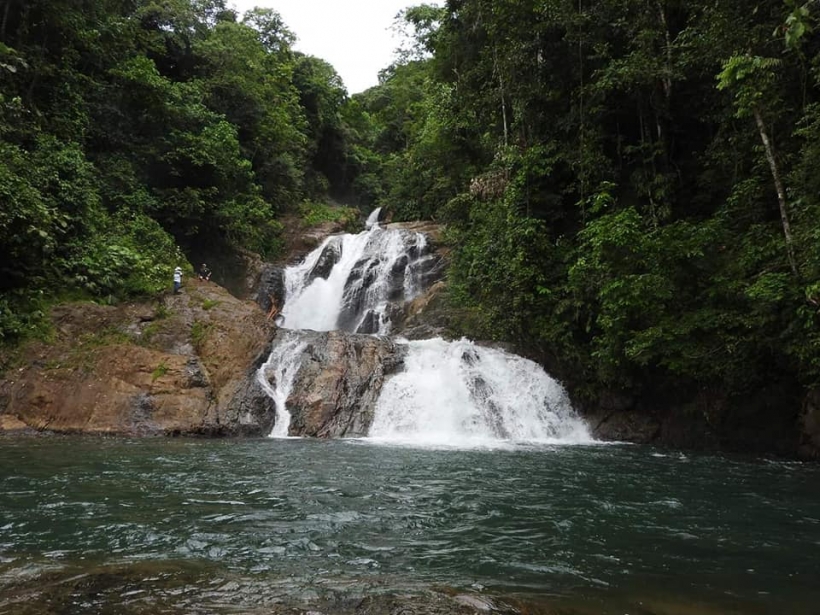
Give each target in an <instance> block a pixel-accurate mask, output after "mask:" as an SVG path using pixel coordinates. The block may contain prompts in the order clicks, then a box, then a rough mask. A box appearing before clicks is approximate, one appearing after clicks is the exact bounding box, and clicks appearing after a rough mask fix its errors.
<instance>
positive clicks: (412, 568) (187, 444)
mask: <svg viewBox="0 0 820 615" xmlns="http://www.w3.org/2000/svg"><path fill="white" fill-rule="evenodd" d="M818 487H820V468H818V467H817V466H811V465H800V464H791V463H779V462H769V461H758V460H748V459H732V458H725V457H719V456H706V455H690V454H686V455H684V454H679V453H668V452H659V451H655V450H653V449H648V448H642V447H633V446H599V447H580V446H579V447H555V448H543V447H542V448H526V447H519V448H510V449H506V450H472V451H465V450H421V449H410V448H393V447H385V446H376V445H371V444H368V443H364V442H312V441H300V440H263V441H241V442H237V441H184V440H99V439H87V438H32V439H0V613H29V612H31V613H35V612H53V613H57V612H59V613H63V612H65V613H73V612H77V613H81V612H88V613H92V612H93V613H160V612H161V613H182V612H186V613H192V612H196V613H211V612H213V613H222V612H226V613H227V612H230V613H236V612H260V613H261V612H273V610H274V609H275V608H280V607H281V608H284V607H283V605H287V606H288V607H289V608H290V607H294V608H295V607H300V608H302V607H303V608H306V609H307V608H308V607H310V606H311V605H315V604H322V605H325V607H324V608H325V610H324V612H331V611H332V607H328V606H327V605H329V604H330V605H333V604H336V605H337V608H338V610H339V612H341V611H342V610H344V608H346V607H344V605H345V604H348V603H346V602H345V600H347V599H349V598H351V597H361V596H368V595H375V594H396V593H398V594H402V595H425V594H427V595H429V594H430V592H433V593H436V592H438V593H441V594H442V595H452V594H455V593H463V594H468V595H471V596H476V597H487V598H488V599H491V600H494V601H496V602H498V603H499V604H501V603H504V604H506V603H510V602H509V601H513V600H521V601H524V602H525V603H526V604H529V605H531V606H530V607H528V608H529V609H530V610H529V612H545V613H546V612H553V611H549V610H548V609H547V607H543V609H542V610H538V608H539V607H537V605H539V604H552V605H565V607H561V608H569V606H566V605H573V608H578V609H579V612H581V611H582V612H584V613H586V612H589V613H610V612H611V613H627V612H629V613H632V614H633V615H634V613H796V614H803V613H805V614H810V613H818V612H820V582H819V581H820V489H818ZM505 601H507V602H505ZM277 605H278V606H277ZM532 605H536V606H532ZM328 608H330V609H331V610H330V611H329V610H328ZM549 608H552V607H549ZM556 608H558V607H556ZM625 609H630V610H625ZM641 609H643V610H641ZM277 612H279V611H277ZM288 612H290V611H288ZM368 612H370V611H368ZM385 612H387V611H385ZM406 612H410V611H406Z"/></svg>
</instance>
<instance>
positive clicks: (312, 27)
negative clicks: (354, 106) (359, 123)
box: [229, 0, 439, 94]
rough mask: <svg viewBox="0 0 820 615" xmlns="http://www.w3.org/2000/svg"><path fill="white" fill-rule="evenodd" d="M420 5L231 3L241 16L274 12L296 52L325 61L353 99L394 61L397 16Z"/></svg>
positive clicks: (379, 0) (303, 0)
mask: <svg viewBox="0 0 820 615" xmlns="http://www.w3.org/2000/svg"><path fill="white" fill-rule="evenodd" d="M422 1H423V0H415V1H414V0H232V3H233V4H234V6H235V7H236V8H237V9H238V10H239V12H240V15H241V14H243V13H244V12H245V11H246V10H248V9H251V8H253V7H255V6H260V7H267V8H272V9H276V10H277V11H278V12H279V14H280V15H282V19H284V21H285V24H287V26H288V27H289V28H290V29H291V31H293V32H294V33H295V34H296V36H297V37H298V39H299V40H298V41H297V43H296V49H297V50H298V51H301V52H302V53H306V54H309V55H313V56H317V57H319V58H322V59H323V60H327V61H328V62H330V63H331V64H332V65H333V67H334V68H335V69H336V71H337V72H338V73H339V75H341V77H342V80H343V81H344V83H345V86H346V87H347V91H348V93H350V94H356V93H357V92H362V91H364V90H366V89H367V88H369V87H371V86H374V85H376V84H377V83H378V73H379V71H380V70H381V69H383V68H386V67H387V66H389V65H390V63H391V62H392V60H393V51H394V50H395V49H396V47H398V45H399V40H398V39H397V38H395V37H394V35H393V32H392V31H391V28H390V26H391V25H392V24H393V18H394V17H395V16H396V13H398V12H399V11H400V10H402V9H403V8H406V7H408V6H414V5H416V4H421V3H422ZM426 1H427V3H428V4H439V3H437V2H430V0H426ZM229 4H230V2H229Z"/></svg>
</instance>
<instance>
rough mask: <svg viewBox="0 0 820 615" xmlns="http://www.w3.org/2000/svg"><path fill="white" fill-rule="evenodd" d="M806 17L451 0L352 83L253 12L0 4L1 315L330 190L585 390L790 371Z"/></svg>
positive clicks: (657, 6) (805, 379)
mask: <svg viewBox="0 0 820 615" xmlns="http://www.w3.org/2000/svg"><path fill="white" fill-rule="evenodd" d="M818 15H820V5H818V3H817V2H816V0H785V1H784V0H732V1H731V2H729V1H717V2H715V1H713V0H710V1H708V2H707V1H705V0H688V1H686V2H684V1H683V0H595V1H594V2H593V1H592V0H516V1H512V0H447V1H446V2H445V3H443V6H432V5H420V6H417V7H414V8H411V9H408V10H407V11H405V12H404V14H403V16H402V20H401V23H402V24H403V25H404V26H405V27H406V29H407V30H408V32H409V33H410V36H409V43H408V44H407V45H405V47H404V48H403V49H402V50H401V53H400V54H399V55H398V56H397V60H396V62H395V63H394V64H393V65H392V66H390V67H388V68H386V69H385V70H384V71H383V72H382V74H381V75H380V84H379V85H378V86H376V87H374V88H372V89H370V90H368V91H366V92H363V93H361V94H357V95H354V96H352V97H348V96H347V93H346V92H345V90H344V87H343V84H342V83H341V80H340V79H339V77H338V75H337V74H336V73H335V71H334V70H333V68H332V67H331V66H330V65H328V64H327V63H326V62H324V61H322V60H319V59H316V58H312V57H307V56H304V55H301V54H299V53H295V52H294V51H293V50H292V45H293V41H294V35H293V33H291V32H290V31H289V30H288V28H287V27H286V25H285V24H283V23H282V21H281V19H280V18H279V16H278V14H277V13H276V12H275V11H271V10H260V9H257V10H255V11H252V12H250V13H248V14H246V15H243V16H239V15H237V14H236V13H235V12H234V11H231V10H229V9H228V8H226V4H225V2H224V1H222V0H105V1H100V2H91V1H88V0H85V1H73V0H72V1H69V0H0V149H2V152H0V199H2V210H0V292H2V298H0V333H2V335H4V336H6V337H7V338H10V337H14V336H15V335H18V334H20V333H22V332H24V331H25V330H26V329H27V327H30V326H31V324H32V319H36V315H37V309H36V308H37V303H38V302H46V301H48V300H53V298H54V297H58V296H60V295H62V294H64V293H71V292H82V293H86V294H89V295H91V296H95V297H99V298H111V299H119V298H123V297H126V296H128V295H131V294H140V293H146V292H156V291H157V290H159V289H160V288H162V287H163V286H164V285H167V279H168V274H169V273H170V267H171V266H172V265H173V264H174V263H176V262H178V261H179V260H180V259H181V258H182V255H183V252H184V251H185V250H187V249H188V248H189V247H191V246H192V245H196V244H197V243H199V244H202V243H208V242H213V241H220V242H225V243H228V244H230V245H234V246H245V247H248V248H250V249H253V250H256V251H259V252H262V253H266V254H272V253H275V251H276V247H277V240H278V233H279V225H278V223H277V218H278V217H279V216H280V215H281V213H282V212H283V211H284V210H285V209H287V208H289V207H295V206H296V205H298V203H300V202H301V201H303V200H304V199H306V198H312V197H317V196H321V195H323V194H330V195H332V196H334V197H335V198H337V199H340V200H343V201H346V202H348V203H351V204H355V205H359V206H361V207H362V208H363V209H365V210H367V209H369V208H370V207H372V206H375V205H384V206H386V207H387V208H388V209H389V210H391V211H392V215H393V216H394V218H395V219H414V218H434V219H437V220H439V221H442V222H445V223H447V225H448V229H449V230H448V233H449V239H450V242H451V244H452V247H453V252H452V254H453V263H452V267H451V271H450V296H451V299H452V301H453V302H454V303H455V305H456V306H458V307H459V308H461V314H462V316H463V325H464V331H465V332H466V333H469V334H472V335H474V336H477V337H482V338H492V339H503V340H510V341H515V342H517V343H519V344H523V345H524V346H525V347H526V348H528V349H529V350H530V351H531V352H532V353H533V354H534V355H537V356H539V357H541V358H542V359H543V360H544V361H545V362H547V363H552V362H554V363H555V364H560V365H561V366H562V370H563V374H564V375H566V374H571V375H572V378H573V379H574V380H575V382H576V383H577V384H580V385H581V389H582V390H584V386H586V390H587V391H588V392H589V393H590V394H593V393H594V392H595V391H596V390H600V389H601V388H602V387H612V388H615V389H621V390H624V389H625V390H631V391H640V390H641V388H645V387H647V386H650V385H651V384H653V383H654V384H655V385H664V386H666V385H668V384H670V383H674V384H675V386H676V387H677V388H678V389H679V390H680V389H685V390H694V389H702V390H709V389H717V390H721V391H728V392H729V393H737V394H741V393H744V392H749V391H754V390H757V389H758V388H759V387H760V386H761V385H762V384H763V383H764V382H766V381H768V380H771V379H777V378H787V379H790V380H791V381H793V382H795V383H796V384H802V385H804V386H811V385H816V384H818V382H819V381H820V318H819V317H818V307H820V223H818V221H820V96H818V94H819V93H820V89H818V85H820V38H818V37H817V36H816V33H815V31H816V29H817V27H818V19H817V18H818ZM181 249H182V251H183V252H181V251H180V250H181Z"/></svg>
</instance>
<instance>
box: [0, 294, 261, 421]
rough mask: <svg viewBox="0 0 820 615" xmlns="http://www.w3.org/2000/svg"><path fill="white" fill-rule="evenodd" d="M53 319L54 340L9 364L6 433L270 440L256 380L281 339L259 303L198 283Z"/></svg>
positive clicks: (3, 415) (2, 390) (2, 386)
mask: <svg viewBox="0 0 820 615" xmlns="http://www.w3.org/2000/svg"><path fill="white" fill-rule="evenodd" d="M51 318H52V321H53V325H54V332H53V339H51V340H49V341H48V342H40V341H37V342H31V343H29V344H27V345H26V346H24V347H23V348H21V349H19V350H18V352H17V356H15V357H12V358H11V359H10V360H7V361H6V363H7V364H10V365H11V367H10V368H8V369H7V370H6V372H5V373H4V378H3V379H2V380H0V432H3V431H6V432H9V431H19V430H26V429H32V430H37V431H44V430H48V431H55V432H63V433H74V432H83V433H97V434H118V435H208V436H231V435H245V436H255V435H266V434H268V433H269V432H270V430H271V428H272V426H273V422H274V416H275V412H274V407H273V402H272V400H271V399H270V398H269V397H268V396H267V395H266V394H265V392H264V391H263V389H262V387H261V385H260V384H259V382H258V381H257V379H256V372H257V370H258V368H259V366H260V365H261V364H262V363H263V362H264V360H265V359H266V357H267V354H268V349H269V347H270V340H271V339H272V337H273V335H274V333H275V331H274V327H273V325H272V324H271V323H269V322H267V321H266V319H265V314H264V313H263V312H262V311H261V310H260V309H259V308H258V306H257V305H255V304H254V303H252V302H249V301H240V300H238V299H236V298H234V297H233V296H231V295H230V294H229V293H228V292H227V291H226V290H224V289H223V288H221V287H220V286H217V285H216V284H213V283H209V282H200V281H198V280H195V279H194V280H188V281H187V282H186V285H185V286H184V287H183V289H182V291H181V292H180V293H179V294H178V295H171V294H168V295H166V296H164V297H162V298H161V299H160V300H159V301H157V302H155V303H153V304H138V305H120V306H116V307H111V306H101V305H96V304H90V303H73V304H64V305H60V306H58V307H56V308H54V310H53V312H52V314H51Z"/></svg>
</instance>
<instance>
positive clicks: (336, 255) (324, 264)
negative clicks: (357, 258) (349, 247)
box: [307, 238, 342, 284]
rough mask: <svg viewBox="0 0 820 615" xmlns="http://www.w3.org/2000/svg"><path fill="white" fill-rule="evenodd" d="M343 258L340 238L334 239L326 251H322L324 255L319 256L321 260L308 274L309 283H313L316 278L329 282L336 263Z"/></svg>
mask: <svg viewBox="0 0 820 615" xmlns="http://www.w3.org/2000/svg"><path fill="white" fill-rule="evenodd" d="M341 258H342V244H341V240H340V239H339V238H333V239H331V240H330V241H329V242H328V244H327V245H326V246H325V249H324V250H322V254H321V255H320V256H319V260H317V261H316V264H315V265H313V269H311V270H310V273H308V276H307V283H308V284H310V282H312V281H313V280H315V279H316V278H322V279H323V280H327V278H328V276H329V275H330V272H331V270H332V269H333V267H334V266H335V265H336V263H338V262H339V260H340V259H341Z"/></svg>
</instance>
